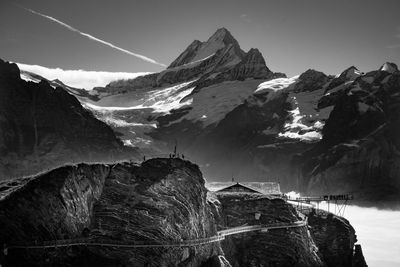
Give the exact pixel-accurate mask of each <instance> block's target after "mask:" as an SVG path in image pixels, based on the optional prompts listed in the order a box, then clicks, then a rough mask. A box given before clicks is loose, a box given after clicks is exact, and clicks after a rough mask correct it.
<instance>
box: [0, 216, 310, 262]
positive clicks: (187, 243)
mask: <svg viewBox="0 0 400 267" xmlns="http://www.w3.org/2000/svg"><path fill="white" fill-rule="evenodd" d="M306 225H307V220H304V221H297V222H294V223H281V224H271V225H250V226H239V227H233V228H230V229H226V230H221V231H218V232H217V235H215V236H211V237H206V238H197V239H192V240H181V241H170V242H158V243H155V242H154V241H153V242H149V241H134V242H127V241H117V240H113V241H110V240H107V241H102V240H99V239H96V240H95V239H90V238H76V239H63V240H52V241H43V242H41V243H38V242H31V243H14V244H8V245H7V244H6V245H5V246H4V249H5V251H7V250H8V249H44V248H59V247H60V248H61V247H71V246H99V247H116V248H161V247H193V246H201V245H206V244H210V243H214V242H220V241H222V240H224V239H225V237H226V236H230V235H235V234H241V233H246V232H251V231H268V230H272V229H288V228H295V227H302V226H306ZM5 254H6V253H5Z"/></svg>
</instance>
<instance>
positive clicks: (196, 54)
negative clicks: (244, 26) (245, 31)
mask: <svg viewBox="0 0 400 267" xmlns="http://www.w3.org/2000/svg"><path fill="white" fill-rule="evenodd" d="M228 49H233V53H234V54H236V55H237V57H238V58H240V59H242V58H243V57H244V56H245V52H244V51H243V50H242V49H241V48H240V46H239V43H238V41H236V39H235V38H234V37H233V36H232V34H231V33H230V32H229V31H228V30H227V29H226V28H220V29H218V30H217V31H216V32H215V33H214V34H213V35H211V36H210V38H208V40H207V41H206V42H200V41H198V40H195V41H193V42H192V43H191V44H190V45H189V46H188V47H187V48H186V49H185V51H183V53H182V54H180V55H179V57H178V58H177V59H175V60H174V61H173V62H172V63H171V65H170V66H169V67H168V68H169V69H170V68H175V67H178V66H182V65H185V64H188V63H194V62H200V61H203V60H205V59H208V58H210V57H212V56H214V55H215V54H216V53H217V52H219V51H220V50H228Z"/></svg>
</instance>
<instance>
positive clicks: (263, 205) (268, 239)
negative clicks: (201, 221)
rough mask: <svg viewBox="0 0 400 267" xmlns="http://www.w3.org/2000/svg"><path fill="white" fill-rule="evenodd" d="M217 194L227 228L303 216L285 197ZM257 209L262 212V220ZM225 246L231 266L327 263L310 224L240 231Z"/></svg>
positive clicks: (223, 244) (282, 221) (222, 219)
mask: <svg viewBox="0 0 400 267" xmlns="http://www.w3.org/2000/svg"><path fill="white" fill-rule="evenodd" d="M217 197H218V200H219V201H220V202H221V208H222V211H223V212H222V214H223V216H222V218H221V223H223V226H224V227H227V228H229V227H237V226H242V225H254V224H275V223H293V222H296V221H299V220H303V219H304V216H303V217H302V216H301V215H300V214H299V213H297V211H296V210H295V209H294V208H293V207H292V206H291V205H290V204H288V203H286V202H285V201H284V200H282V199H269V198H268V197H266V196H262V195H259V194H245V193H218V194H217ZM256 212H259V213H260V214H261V216H260V218H259V220H256V219H255V213H256ZM222 247H223V250H224V252H225V253H226V254H225V256H226V258H227V259H228V260H229V262H230V263H231V264H232V266H325V264H324V262H323V260H322V259H321V254H320V253H319V252H318V250H317V249H316V246H315V243H314V241H313V239H312V237H311V236H310V233H309V231H308V229H307V227H299V228H291V229H276V230H269V231H268V232H266V233H261V232H250V233H246V234H239V235H235V236H232V237H229V238H227V239H226V240H224V241H223V243H222ZM337 266H344V265H337Z"/></svg>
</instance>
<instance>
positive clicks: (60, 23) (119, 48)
mask: <svg viewBox="0 0 400 267" xmlns="http://www.w3.org/2000/svg"><path fill="white" fill-rule="evenodd" d="M17 6H18V7H20V8H22V9H25V10H26V11H28V12H30V13H32V14H35V15H38V16H41V17H43V18H46V19H48V20H51V21H53V22H55V23H57V24H59V25H61V26H63V27H65V28H67V29H68V30H70V31H73V32H76V33H79V34H80V35H82V36H84V37H86V38H88V39H90V40H93V41H95V42H98V43H101V44H104V45H107V46H109V47H111V48H114V49H116V50H119V51H121V52H124V53H126V54H128V55H131V56H134V57H137V58H140V59H142V60H144V61H147V62H149V63H153V64H156V65H159V66H162V67H166V65H165V64H163V63H160V62H157V61H155V60H154V59H151V58H148V57H146V56H143V55H140V54H137V53H134V52H131V51H129V50H126V49H123V48H121V47H118V46H116V45H114V44H112V43H110V42H107V41H104V40H101V39H99V38H97V37H94V36H93V35H90V34H88V33H84V32H81V31H80V30H78V29H76V28H74V27H72V26H70V25H68V24H66V23H64V22H62V21H60V20H58V19H56V18H53V17H51V16H47V15H44V14H42V13H39V12H37V11H35V10H32V9H29V8H25V7H22V6H19V5H17Z"/></svg>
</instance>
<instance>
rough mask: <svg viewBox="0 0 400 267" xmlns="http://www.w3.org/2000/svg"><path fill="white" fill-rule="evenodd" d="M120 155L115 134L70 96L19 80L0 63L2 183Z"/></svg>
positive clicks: (16, 71) (11, 67) (9, 67)
mask: <svg viewBox="0 0 400 267" xmlns="http://www.w3.org/2000/svg"><path fill="white" fill-rule="evenodd" d="M124 151H126V150H124V149H123V146H122V142H121V141H120V140H119V139H118V138H117V137H116V136H115V133H114V132H113V130H112V129H111V128H110V127H109V126H108V125H107V124H105V123H103V122H101V121H99V120H98V119H96V118H95V117H94V116H93V114H92V113H91V112H89V111H87V110H86V109H84V108H83V107H82V106H81V104H80V103H79V101H78V100H77V99H76V98H75V97H74V96H72V95H70V94H69V93H67V92H66V91H65V90H64V89H62V88H61V87H56V88H55V89H54V88H53V87H51V86H50V85H49V84H48V83H47V82H45V81H41V82H39V83H34V82H26V81H24V80H21V78H20V72H19V69H18V67H17V65H16V64H10V63H8V62H4V61H1V60H0V174H1V175H2V178H1V179H5V178H10V177H13V176H21V175H27V174H32V173H36V172H38V171H41V170H43V169H46V168H48V167H54V166H60V165H62V164H63V163H65V162H73V161H75V162H77V161H92V162H93V161H100V160H103V159H104V160H107V159H108V160H109V159H111V158H113V157H114V158H115V157H117V155H118V154H122V153H123V152H124ZM129 151H130V152H131V153H132V154H131V155H132V157H134V156H135V154H137V153H135V151H134V150H129ZM126 152H128V151H126Z"/></svg>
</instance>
